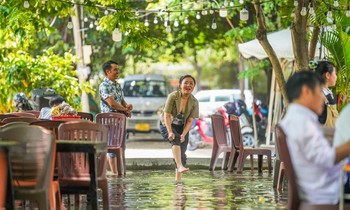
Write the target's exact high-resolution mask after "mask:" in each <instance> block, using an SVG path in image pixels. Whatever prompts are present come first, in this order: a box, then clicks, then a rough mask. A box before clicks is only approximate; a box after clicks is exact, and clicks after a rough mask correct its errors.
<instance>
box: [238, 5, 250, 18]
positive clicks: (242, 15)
mask: <svg viewBox="0 0 350 210" xmlns="http://www.w3.org/2000/svg"><path fill="white" fill-rule="evenodd" d="M239 19H240V20H244V21H246V20H248V19H249V12H248V10H246V8H243V9H242V10H241V11H240V12H239Z"/></svg>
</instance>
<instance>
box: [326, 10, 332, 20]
mask: <svg viewBox="0 0 350 210" xmlns="http://www.w3.org/2000/svg"><path fill="white" fill-rule="evenodd" d="M332 16H333V15H332V8H331V7H329V9H328V12H327V18H329V19H332Z"/></svg>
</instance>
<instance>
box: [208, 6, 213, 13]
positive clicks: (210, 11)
mask: <svg viewBox="0 0 350 210" xmlns="http://www.w3.org/2000/svg"><path fill="white" fill-rule="evenodd" d="M209 13H210V14H214V9H213V6H211V7H210V10H209Z"/></svg>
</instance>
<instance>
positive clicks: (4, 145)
mask: <svg viewBox="0 0 350 210" xmlns="http://www.w3.org/2000/svg"><path fill="white" fill-rule="evenodd" d="M16 144H17V142H16V141H7V140H6V141H3V140H1V141H0V148H1V149H2V151H4V152H5V157H6V162H7V193H6V209H15V208H14V207H15V205H14V203H15V202H14V201H15V196H14V190H13V183H12V168H11V161H10V159H9V157H8V155H9V150H10V147H12V146H15V145H16Z"/></svg>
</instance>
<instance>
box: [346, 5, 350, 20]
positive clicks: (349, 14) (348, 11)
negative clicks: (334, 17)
mask: <svg viewBox="0 0 350 210" xmlns="http://www.w3.org/2000/svg"><path fill="white" fill-rule="evenodd" d="M345 15H346V17H350V5H348V6H347V8H346V14H345Z"/></svg>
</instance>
